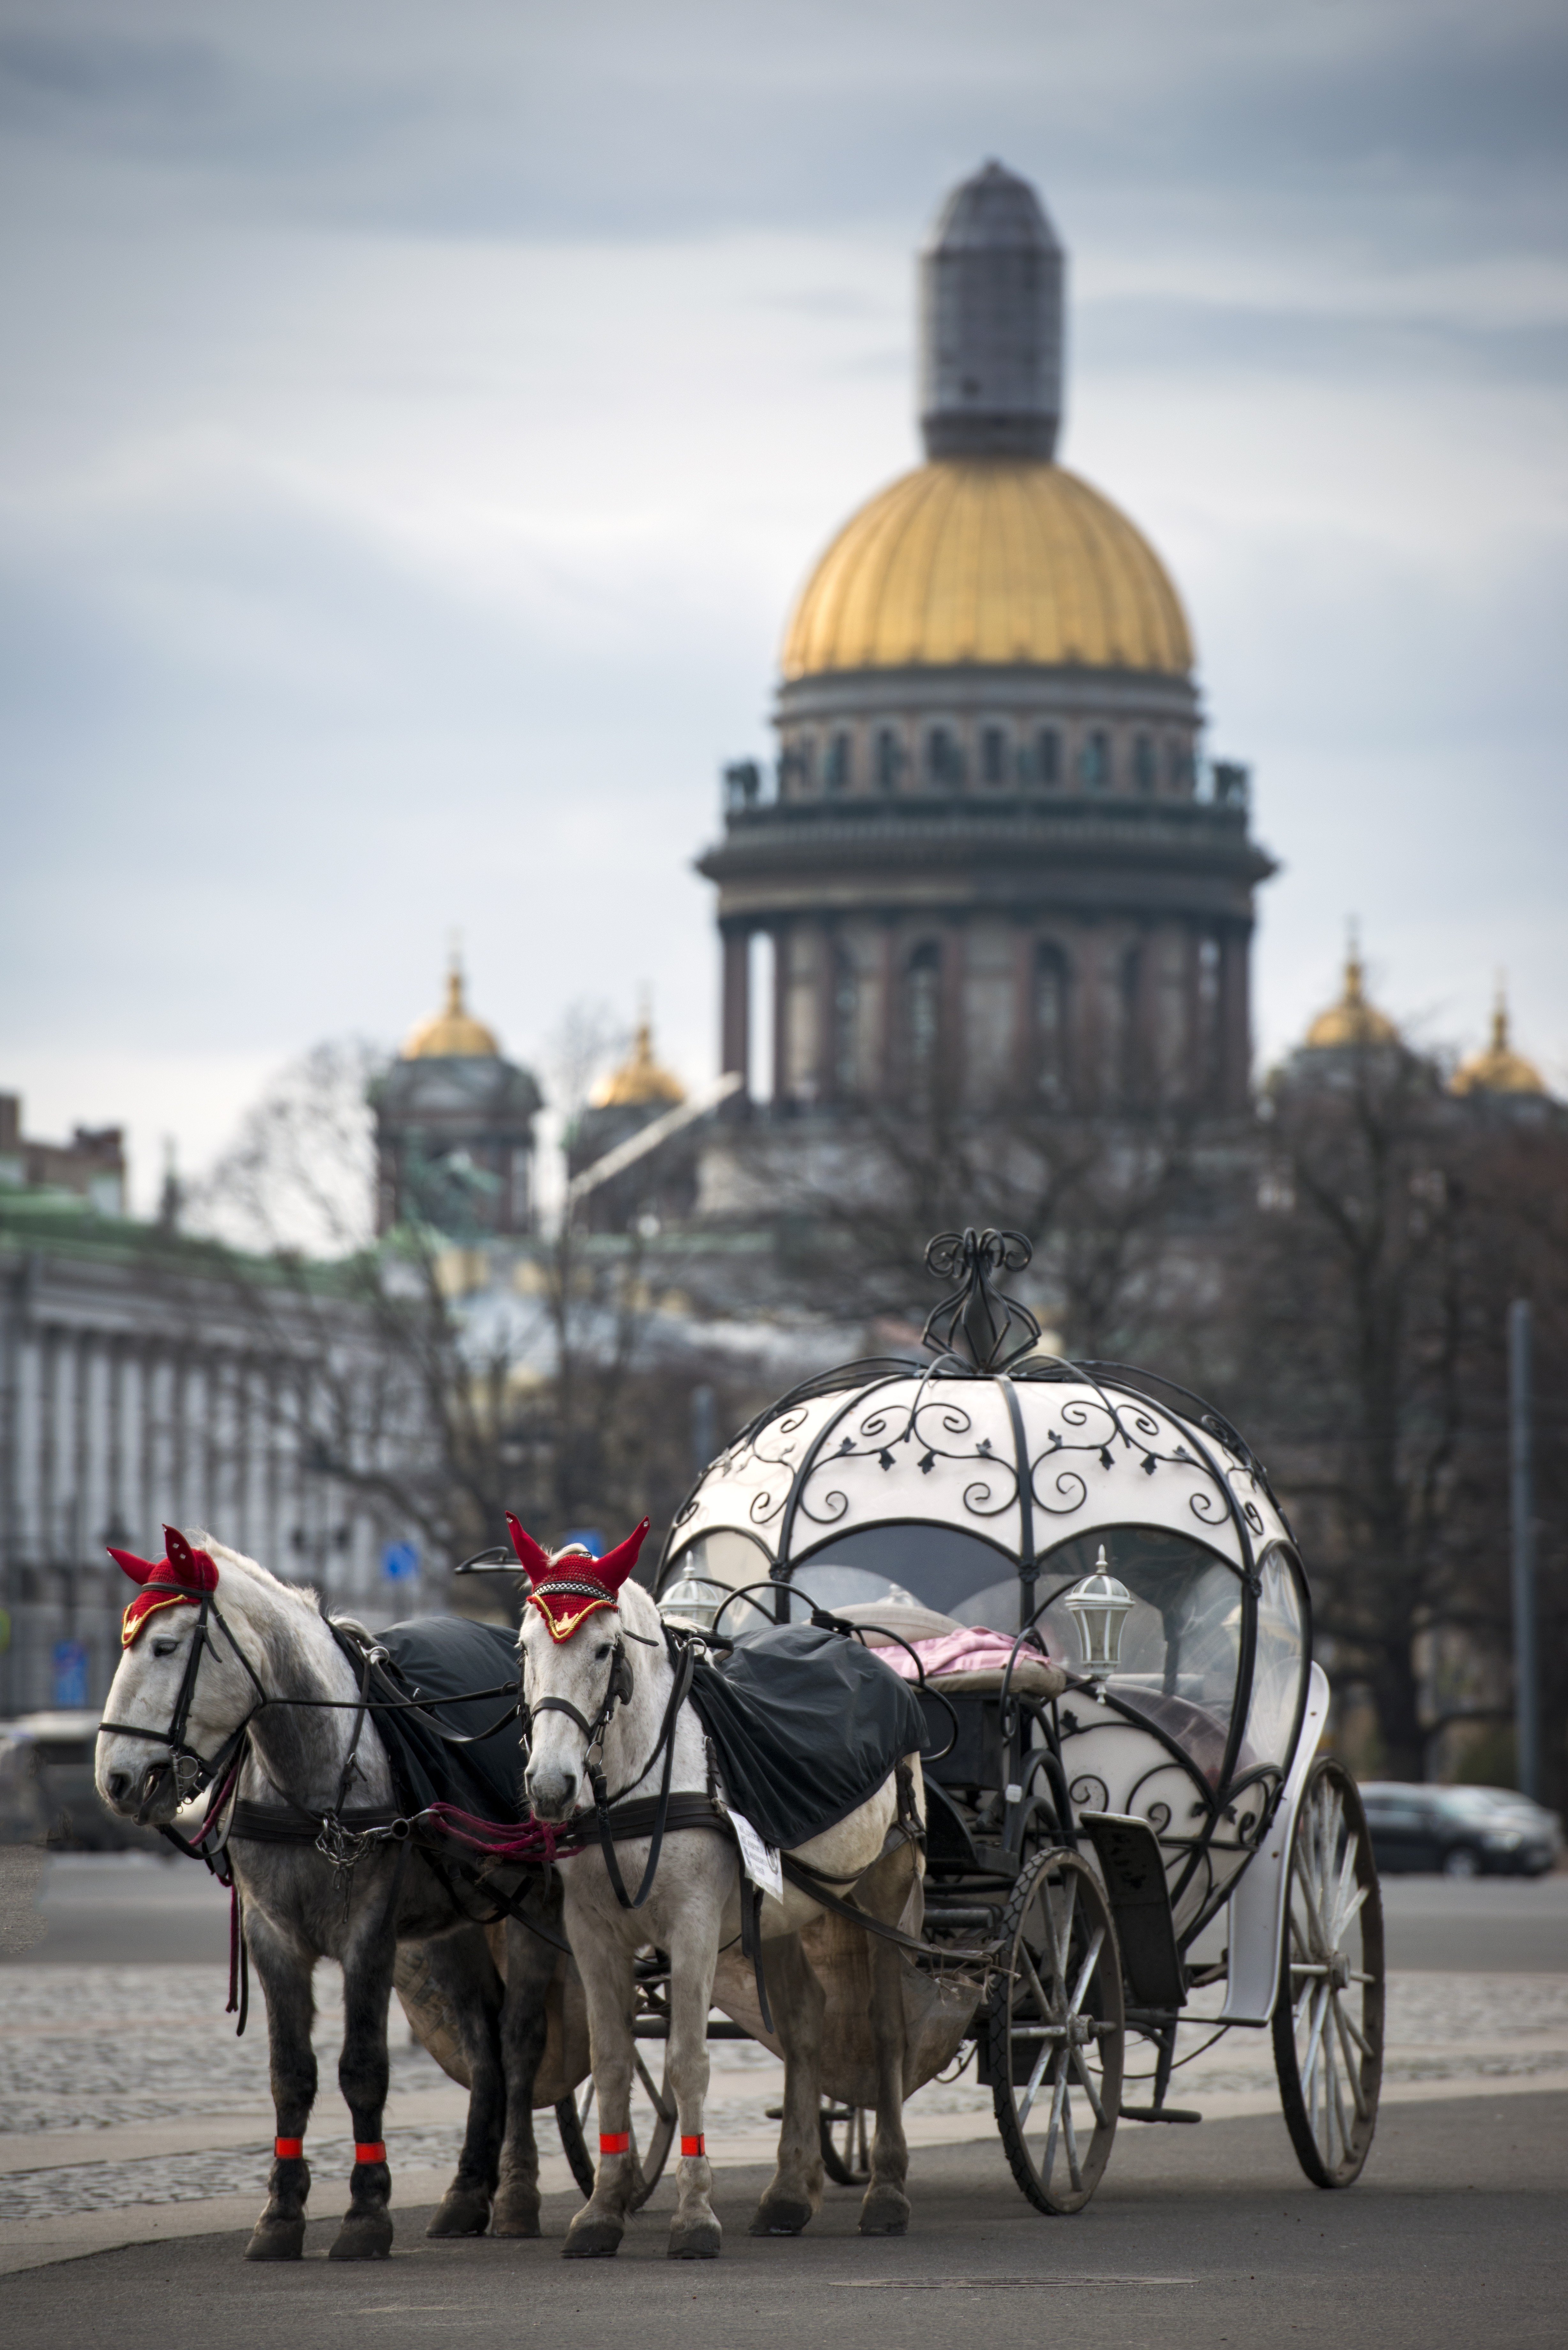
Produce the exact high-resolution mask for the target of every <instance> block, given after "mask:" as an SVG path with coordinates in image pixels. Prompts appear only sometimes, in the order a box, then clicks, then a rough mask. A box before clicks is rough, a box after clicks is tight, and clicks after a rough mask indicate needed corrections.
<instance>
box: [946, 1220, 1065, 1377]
mask: <svg viewBox="0 0 1568 2350" xmlns="http://www.w3.org/2000/svg"><path fill="white" fill-rule="evenodd" d="M1033 1253H1034V1251H1033V1248H1032V1247H1031V1246H1030V1244H1029V1243H1028V1242H1027V1241H1026V1240H1025V1239H1024V1237H1023V1233H1022V1232H992V1230H991V1228H990V1227H989V1226H987V1228H986V1230H985V1231H984V1232H976V1231H975V1230H974V1228H973V1226H972V1225H971V1227H970V1229H969V1230H968V1231H967V1232H939V1233H938V1234H937V1236H936V1238H935V1240H934V1241H932V1242H930V1243H929V1245H928V1247H927V1249H926V1271H927V1272H928V1273H931V1274H935V1275H936V1277H937V1279H938V1280H939V1281H957V1282H958V1283H959V1284H960V1286H959V1287H958V1288H957V1289H956V1290H955V1291H954V1292H953V1294H952V1295H951V1296H950V1297H944V1298H943V1299H942V1302H941V1304H940V1305H938V1306H935V1307H933V1309H932V1311H931V1313H930V1315H929V1318H928V1320H927V1323H926V1326H925V1329H924V1331H923V1333H922V1334H921V1335H922V1343H923V1344H924V1345H926V1346H928V1347H930V1348H931V1349H932V1350H933V1352H934V1353H937V1354H939V1355H967V1356H968V1357H969V1359H970V1361H971V1363H972V1364H973V1365H974V1367H975V1369H976V1370H977V1371H993V1370H996V1369H999V1368H1000V1367H1001V1366H1002V1364H1003V1363H1004V1362H1006V1361H1008V1360H1010V1359H1011V1357H1012V1356H1014V1355H1020V1354H1023V1353H1026V1352H1027V1350H1028V1348H1029V1347H1033V1345H1034V1343H1035V1341H1036V1340H1037V1339H1038V1338H1039V1336H1040V1325H1039V1323H1038V1322H1037V1321H1036V1320H1035V1319H1034V1316H1033V1314H1031V1312H1030V1311H1029V1308H1028V1306H1027V1305H1020V1304H1019V1302H1018V1300H1017V1298H1016V1297H1004V1296H1003V1295H1002V1292H1001V1291H1000V1290H999V1289H997V1288H995V1287H993V1286H992V1281H993V1276H994V1275H995V1274H999V1273H1022V1272H1023V1268H1024V1266H1025V1265H1026V1264H1027V1263H1029V1260H1030V1258H1031V1257H1032V1256H1033ZM1025 1334H1027V1335H1025Z"/></svg>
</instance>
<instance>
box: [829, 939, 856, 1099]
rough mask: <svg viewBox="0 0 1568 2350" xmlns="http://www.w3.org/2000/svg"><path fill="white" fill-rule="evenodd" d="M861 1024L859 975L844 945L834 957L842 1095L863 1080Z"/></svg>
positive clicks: (836, 1072)
mask: <svg viewBox="0 0 1568 2350" xmlns="http://www.w3.org/2000/svg"><path fill="white" fill-rule="evenodd" d="M859 1025H860V980H859V974H858V973H857V971H856V968H855V963H854V960H853V958H852V957H851V956H850V955H849V954H847V953H846V951H845V950H844V949H843V948H842V947H840V948H839V949H838V950H837V951H836V954H835V955H834V959H833V1089H834V1091H835V1093H836V1094H837V1095H839V1096H840V1097H843V1096H845V1095H846V1094H853V1093H854V1092H855V1091H856V1089H857V1087H858V1085H859V1082H860V1056H859V1051H858V1045H859V1033H858V1032H859Z"/></svg>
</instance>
